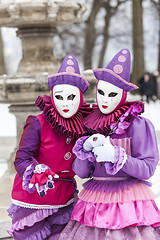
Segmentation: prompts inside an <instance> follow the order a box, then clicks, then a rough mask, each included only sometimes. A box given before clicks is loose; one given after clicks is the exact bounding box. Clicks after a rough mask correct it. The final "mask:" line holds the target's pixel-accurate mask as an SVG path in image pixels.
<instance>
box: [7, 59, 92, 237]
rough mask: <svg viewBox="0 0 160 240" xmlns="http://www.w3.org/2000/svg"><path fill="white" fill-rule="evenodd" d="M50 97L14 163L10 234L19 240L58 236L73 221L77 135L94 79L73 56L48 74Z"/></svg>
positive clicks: (32, 120)
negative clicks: (85, 96)
mask: <svg viewBox="0 0 160 240" xmlns="http://www.w3.org/2000/svg"><path fill="white" fill-rule="evenodd" d="M48 84H49V87H50V89H51V91H52V94H51V97H50V96H47V95H44V96H43V97H38V99H37V100H36V106H38V107H39V108H40V110H42V113H41V114H39V115H38V116H29V117H28V118H27V120H26V124H25V126H24V131H23V134H22V136H21V140H20V144H19V149H18V151H17V154H16V159H15V162H14V165H15V169H16V171H17V174H16V176H15V180H14V185H13V190H12V205H11V207H10V209H9V210H8V211H9V214H10V215H11V217H12V225H11V227H10V228H9V229H8V232H9V234H10V235H11V236H12V237H13V238H14V239H15V240H33V239H34V240H41V239H54V240H55V239H58V238H59V233H60V232H61V231H62V230H63V228H64V227H65V225H66V224H67V223H68V221H69V220H70V216H71V212H72V210H73V204H74V196H75V193H76V182H75V180H74V175H75V173H74V172H73V170H72V162H73V159H74V154H73V152H72V148H73V146H74V144H75V141H76V139H78V138H79V137H80V136H83V135H85V134H86V129H85V127H84V124H83V118H84V117H85V116H87V114H88V113H89V112H90V108H89V105H87V104H85V103H83V95H82V94H83V93H84V92H85V91H86V90H87V88H88V86H89V83H88V82H87V81H86V79H85V78H84V77H83V76H82V75H81V74H80V71H79V66H78V63H77V61H76V59H75V57H74V56H73V55H68V56H67V57H66V58H65V59H64V61H63V63H62V65H61V67H60V69H59V72H58V73H57V74H54V75H51V76H49V77H48Z"/></svg>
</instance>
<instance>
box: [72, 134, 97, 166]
mask: <svg viewBox="0 0 160 240" xmlns="http://www.w3.org/2000/svg"><path fill="white" fill-rule="evenodd" d="M89 137H90V136H85V137H81V138H79V139H78V140H77V141H76V143H75V145H74V147H73V153H74V154H75V155H76V156H77V158H78V159H80V160H88V161H90V162H94V161H95V160H96V159H95V157H94V154H93V153H92V152H85V151H84V149H83V144H84V142H85V141H86V140H87V138H89Z"/></svg>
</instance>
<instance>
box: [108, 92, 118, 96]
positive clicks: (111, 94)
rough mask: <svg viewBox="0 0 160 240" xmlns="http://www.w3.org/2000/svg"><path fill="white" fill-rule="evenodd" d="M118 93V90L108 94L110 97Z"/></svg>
mask: <svg viewBox="0 0 160 240" xmlns="http://www.w3.org/2000/svg"><path fill="white" fill-rule="evenodd" d="M117 94H118V93H116V92H111V93H109V94H108V97H115V96H117Z"/></svg>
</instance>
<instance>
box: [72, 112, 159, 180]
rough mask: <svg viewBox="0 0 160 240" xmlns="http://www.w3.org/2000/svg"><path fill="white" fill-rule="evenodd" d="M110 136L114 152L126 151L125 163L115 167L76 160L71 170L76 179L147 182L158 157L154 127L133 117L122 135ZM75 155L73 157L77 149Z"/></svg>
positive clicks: (144, 120) (143, 119) (139, 118)
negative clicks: (104, 178) (111, 178)
mask: <svg viewBox="0 0 160 240" xmlns="http://www.w3.org/2000/svg"><path fill="white" fill-rule="evenodd" d="M110 137H111V142H112V144H113V145H115V146H117V147H118V148H117V149H120V148H119V147H121V149H122V148H123V149H124V150H125V152H126V154H127V160H126V162H125V164H124V165H123V166H122V165H121V162H119V161H118V162H117V163H115V164H112V163H98V162H96V161H89V160H88V159H87V158H86V160H84V159H83V160H82V159H80V158H81V157H77V158H76V159H75V161H74V163H73V170H74V171H75V173H76V174H77V175H78V176H79V177H81V178H88V177H92V176H94V177H113V176H114V177H128V181H127V182H129V179H130V180H131V181H134V182H136V181H141V180H147V179H149V178H150V177H151V176H152V175H153V174H154V172H155V169H156V165H157V163H158V161H159V154H158V147H157V140H156V134H155V130H154V126H153V125H152V123H151V122H150V121H149V120H148V119H145V118H143V117H140V116H139V117H133V116H132V117H131V119H130V126H129V127H128V128H127V129H126V131H125V133H123V134H115V133H114V134H112V135H111V136H110ZM74 152H75V154H76V149H74ZM76 155H77V154H76ZM88 157H89V155H88Z"/></svg>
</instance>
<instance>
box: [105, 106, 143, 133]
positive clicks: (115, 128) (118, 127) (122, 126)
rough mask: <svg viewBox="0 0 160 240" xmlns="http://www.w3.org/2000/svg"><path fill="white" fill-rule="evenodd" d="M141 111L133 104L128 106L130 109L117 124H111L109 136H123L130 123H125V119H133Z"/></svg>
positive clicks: (140, 108) (139, 107)
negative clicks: (114, 134)
mask: <svg viewBox="0 0 160 240" xmlns="http://www.w3.org/2000/svg"><path fill="white" fill-rule="evenodd" d="M141 111H142V107H141V106H140V105H139V104H137V103H135V104H133V105H131V106H130V108H129V109H128V110H127V111H126V112H125V113H124V114H123V115H122V116H121V117H120V118H119V119H118V121H117V122H112V123H111V124H110V129H111V131H110V132H109V135H111V134H113V133H116V134H123V133H124V132H125V130H126V129H127V128H128V127H129V125H130V123H129V122H127V121H125V120H126V118H127V117H128V116H129V115H131V116H134V117H138V114H139V113H140V112H141Z"/></svg>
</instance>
